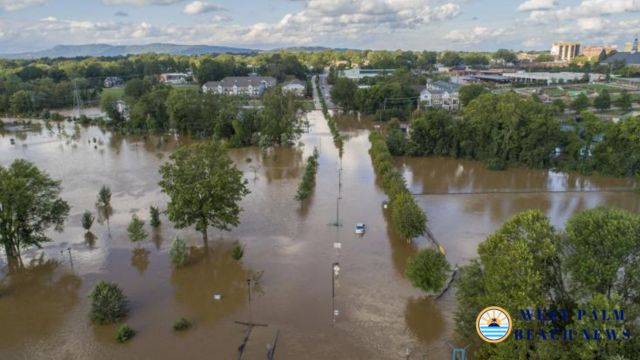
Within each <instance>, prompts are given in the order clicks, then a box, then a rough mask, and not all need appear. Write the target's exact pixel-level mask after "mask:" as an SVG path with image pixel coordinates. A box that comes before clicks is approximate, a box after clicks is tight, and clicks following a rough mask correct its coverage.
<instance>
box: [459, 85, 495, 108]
mask: <svg viewBox="0 0 640 360" xmlns="http://www.w3.org/2000/svg"><path fill="white" fill-rule="evenodd" d="M487 92H489V91H488V90H487V89H486V88H485V87H484V86H482V85H481V84H469V85H464V86H462V87H461V88H460V92H459V93H460V103H461V104H462V106H467V105H469V103H470V102H471V101H473V100H474V99H475V98H477V97H478V96H480V95H482V94H485V93H487Z"/></svg>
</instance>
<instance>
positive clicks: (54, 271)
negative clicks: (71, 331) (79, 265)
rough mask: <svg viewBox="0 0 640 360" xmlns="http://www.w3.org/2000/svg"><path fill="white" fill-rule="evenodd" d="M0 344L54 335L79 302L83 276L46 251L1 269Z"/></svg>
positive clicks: (3, 345)
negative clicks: (24, 261) (52, 257)
mask: <svg viewBox="0 0 640 360" xmlns="http://www.w3.org/2000/svg"><path fill="white" fill-rule="evenodd" d="M2 274H3V280H2V285H0V324H2V326H0V345H1V346H2V347H9V346H15V345H17V344H22V343H27V342H30V341H37V340H40V339H43V338H46V337H49V336H52V335H53V334H54V333H55V332H56V331H57V330H58V328H60V327H61V326H62V324H63V322H64V320H65V318H66V316H67V315H68V313H69V312H70V311H71V310H72V308H73V307H75V306H76V305H77V304H78V301H79V296H78V290H79V289H80V286H81V284H82V279H81V278H80V277H78V276H76V275H75V274H73V273H70V272H69V270H68V269H66V268H65V267H64V266H62V265H61V264H60V263H59V262H58V261H56V260H53V259H47V260H45V259H44V255H41V256H40V257H38V258H35V259H33V260H31V261H29V262H28V263H27V264H26V265H25V264H20V263H18V264H10V265H7V266H6V267H5V268H4V269H2Z"/></svg>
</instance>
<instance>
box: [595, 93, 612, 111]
mask: <svg viewBox="0 0 640 360" xmlns="http://www.w3.org/2000/svg"><path fill="white" fill-rule="evenodd" d="M593 107H595V108H596V109H598V110H607V109H609V108H611V95H609V91H607V89H604V90H602V91H600V93H599V94H598V96H597V97H596V98H595V99H593Z"/></svg>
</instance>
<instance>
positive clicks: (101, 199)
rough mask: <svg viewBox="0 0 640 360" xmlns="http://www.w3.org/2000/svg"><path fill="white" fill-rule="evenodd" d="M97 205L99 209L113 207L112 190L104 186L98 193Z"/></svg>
mask: <svg viewBox="0 0 640 360" xmlns="http://www.w3.org/2000/svg"><path fill="white" fill-rule="evenodd" d="M96 205H97V206H99V207H109V206H111V189H110V188H109V187H108V186H107V185H102V187H101V188H100V191H98V202H96Z"/></svg>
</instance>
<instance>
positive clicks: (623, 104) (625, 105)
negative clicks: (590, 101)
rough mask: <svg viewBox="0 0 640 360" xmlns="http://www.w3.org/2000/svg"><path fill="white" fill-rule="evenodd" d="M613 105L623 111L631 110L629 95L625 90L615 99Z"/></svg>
mask: <svg viewBox="0 0 640 360" xmlns="http://www.w3.org/2000/svg"><path fill="white" fill-rule="evenodd" d="M615 105H616V106H617V107H619V108H620V109H622V110H625V111H629V110H631V105H632V104H631V95H629V92H628V91H627V90H622V92H620V97H619V98H617V99H616V101H615Z"/></svg>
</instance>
